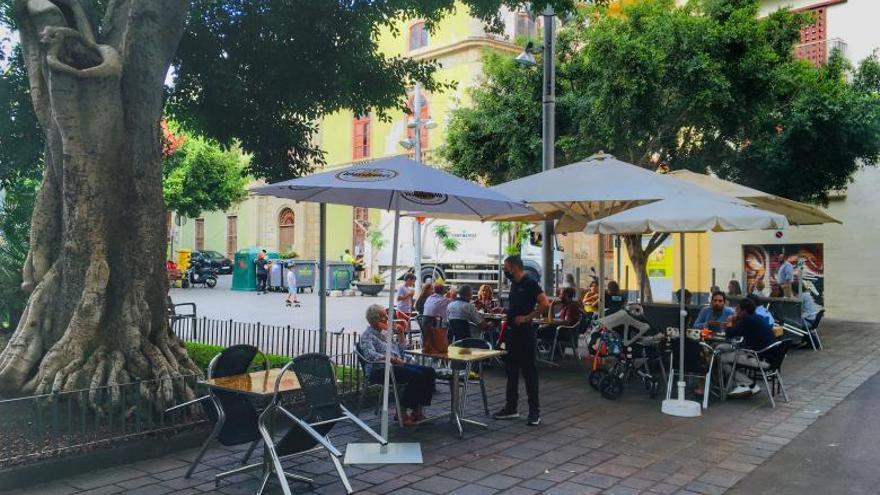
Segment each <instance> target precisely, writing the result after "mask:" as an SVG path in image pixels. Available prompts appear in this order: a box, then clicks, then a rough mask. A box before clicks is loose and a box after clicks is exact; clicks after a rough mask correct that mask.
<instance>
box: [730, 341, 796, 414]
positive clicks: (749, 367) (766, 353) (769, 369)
mask: <svg viewBox="0 0 880 495" xmlns="http://www.w3.org/2000/svg"><path fill="white" fill-rule="evenodd" d="M790 346H791V341H790V340H778V341H776V342H774V343H772V344H770V345H768V346H767V347H765V348H763V349H761V350H759V351H754V350H752V349H739V350H737V358H736V359H735V360H734V363H733V371H732V372H731V376H733V374H734V373H736V370H737V368H739V369H742V370H744V371H745V372H746V374H747V375H749V377H751V378H752V379H753V380H756V379H757V377H758V375H760V376H761V379H763V380H764V387H765V389H766V390H767V397H769V398H770V405H771V406H772V407H774V408H775V407H776V401H775V400H773V397H774V396H775V395H776V394H777V389H778V390H779V391H780V392H782V397H783V399H785V402H788V394H787V393H786V392H785V385H784V384H783V383H782V362H783V361H784V360H785V356H786V355H788V349H789V348H790ZM740 356H747V357H751V358H753V359H754V360H755V362H757V363H760V364H759V365H757V366H756V365H755V364H753V363H752V362H750V361H746V360H741V359H740ZM771 383H772V384H773V385H772V387H771V385H770V384H771Z"/></svg>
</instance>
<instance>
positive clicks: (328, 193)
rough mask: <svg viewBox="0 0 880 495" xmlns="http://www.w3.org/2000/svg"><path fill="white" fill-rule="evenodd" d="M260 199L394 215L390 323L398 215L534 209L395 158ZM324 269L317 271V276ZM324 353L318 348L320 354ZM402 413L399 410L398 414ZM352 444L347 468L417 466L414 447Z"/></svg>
mask: <svg viewBox="0 0 880 495" xmlns="http://www.w3.org/2000/svg"><path fill="white" fill-rule="evenodd" d="M252 191H253V192H255V193H257V194H262V195H269V196H275V197H279V198H287V199H293V200H296V201H310V202H314V203H322V213H323V211H324V209H323V204H324V203H333V204H343V205H352V206H360V207H367V208H381V209H384V210H393V211H394V244H393V248H392V257H391V281H390V290H389V294H388V311H389V318H388V319H389V321H392V322H393V321H394V296H395V292H396V288H395V284H396V282H397V247H398V246H397V245H398V237H399V230H400V229H399V227H400V212H401V211H420V212H426V213H431V212H435V213H445V214H455V215H463V216H468V217H470V218H477V219H480V220H486V219H489V218H491V217H492V216H494V215H528V214H534V212H533V211H532V210H530V209H529V208H528V207H526V206H525V205H523V203H522V202H521V201H518V200H513V199H510V198H508V197H506V196H504V195H502V194H501V193H498V192H495V191H492V190H489V189H486V188H484V187H481V186H479V185H477V184H474V183H473V182H469V181H467V180H464V179H461V178H459V177H456V176H454V175H451V174H448V173H446V172H443V171H441V170H438V169H436V168H432V167H429V166H425V165H421V164H419V163H417V162H415V161H413V160H410V159H409V158H406V157H403V156H396V157H391V158H385V159H381V160H374V161H369V162H359V163H357V164H355V165H352V166H349V167H344V168H340V169H334V170H330V171H327V172H322V173H317V174H313V175H308V176H306V177H302V178H299V179H293V180H288V181H284V182H278V183H275V184H269V185H266V186H261V187H257V188H255V189H252ZM325 223H326V218H325V216H324V215H323V214H322V215H321V232H322V236H321V241H322V242H321V246H320V249H321V257H322V259H324V258H325V255H324V253H325V251H326V245H325V242H324V241H325V236H324V235H323V232H324V229H325ZM324 270H325V268H324V267H323V266H322V267H321V273H322V274H323V273H324ZM326 297H327V296H326V291H325V290H324V286H323V285H322V286H321V291H320V299H321V307H322V308H324V307H325V304H326ZM320 327H321V332H322V334H325V333H326V331H327V328H326V327H327V323H326V313H325V311H323V310H322V311H321V316H320ZM391 334H392V332H391V331H390V330H389V331H388V332H387V338H388V341H387V343H388V350H387V352H386V353H385V382H384V392H383V403H382V404H383V405H382V430H381V434H382V437H383V438H384V439H385V440H386V441H387V440H388V398H389V397H388V394H389V381H390V376H391V375H390V374H391ZM323 350H324V349H322V351H323ZM398 414H400V411H398ZM352 447H355V445H354V444H353V445H350V446H349V448H348V449H346V463H350V464H357V463H391V462H416V463H420V462H421V450H420V449H419V448H418V444H389V446H382V447H379V446H378V445H377V444H359V445H357V448H352Z"/></svg>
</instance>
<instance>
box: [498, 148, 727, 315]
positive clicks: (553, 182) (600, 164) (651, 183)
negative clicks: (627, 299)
mask: <svg viewBox="0 0 880 495" xmlns="http://www.w3.org/2000/svg"><path fill="white" fill-rule="evenodd" d="M492 190H494V191H498V192H500V193H502V194H504V195H505V196H508V197H511V198H516V199H520V200H523V201H525V202H526V203H527V204H528V205H529V206H530V207H532V208H533V209H534V210H536V211H537V212H540V213H541V214H542V215H545V216H547V217H551V218H558V221H557V223H556V232H558V233H565V232H581V231H583V230H584V227H586V225H587V223H588V222H590V221H592V220H596V219H598V218H603V217H606V216H608V215H613V214H615V213H617V212H620V211H624V210H628V209H630V208H634V207H637V206H640V205H644V204H647V203H651V202H654V201H658V200H661V199H664V198H669V197H675V196H676V195H679V194H682V193H687V194H689V195H690V196H691V197H694V198H697V197H704V198H707V199H721V198H722V196H719V195H717V194H715V193H712V192H710V191H707V190H705V189H703V188H701V187H699V186H696V185H694V184H691V183H689V182H685V181H680V180H677V179H675V178H672V177H670V176H668V175H664V174H658V173H655V172H652V171H650V170H648V169H645V168H642V167H639V166H636V165H632V164H630V163H626V162H623V161H621V160H618V159H617V158H615V157H613V156H611V155H608V154H604V153H601V152H600V153H598V154H596V155H593V156H591V157H589V158H587V159H585V160H583V161H581V162H577V163H573V164H570V165H565V166H562V167H557V168H554V169H551V170H547V171H544V172H540V173H537V174H534V175H530V176H528V177H524V178H522V179H517V180H514V181H510V182H505V183H504V184H499V185H497V186H494V187H492ZM732 201H736V200H732ZM541 219H542V218H541V216H539V215H535V216H533V218H522V217H520V218H514V220H529V221H532V220H541ZM602 235H603V234H601V233H600V235H599V246H600V248H599V251H601V246H602V243H603V240H602ZM599 280H600V286H601V285H603V284H604V283H605V263H603V262H601V261H600V263H599ZM599 299H600V300H599V312H600V315H604V311H605V291H604V290H600V291H599Z"/></svg>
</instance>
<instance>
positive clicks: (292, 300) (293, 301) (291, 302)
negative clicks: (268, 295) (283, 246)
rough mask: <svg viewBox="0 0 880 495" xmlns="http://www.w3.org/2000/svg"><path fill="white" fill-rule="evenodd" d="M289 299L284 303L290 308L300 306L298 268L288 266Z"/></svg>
mask: <svg viewBox="0 0 880 495" xmlns="http://www.w3.org/2000/svg"><path fill="white" fill-rule="evenodd" d="M286 268H287V299H285V300H284V302H285V303H286V304H287V305H288V306H299V300H298V299H297V298H296V293H297V287H296V266H294V265H292V264H291V265H288V266H287V267H286Z"/></svg>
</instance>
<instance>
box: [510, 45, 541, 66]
mask: <svg viewBox="0 0 880 495" xmlns="http://www.w3.org/2000/svg"><path fill="white" fill-rule="evenodd" d="M534 52H535V44H534V43H533V42H531V41H529V42H528V43H527V44H526V47H525V48H524V49H523V51H522V53H520V54H519V55H517V56H516V59H514V60H515V61H516V63H517V64H519V65H521V66H523V67H531V66H533V65H535V64H536V63H537V62H535V56H534V55H532V53H534Z"/></svg>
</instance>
